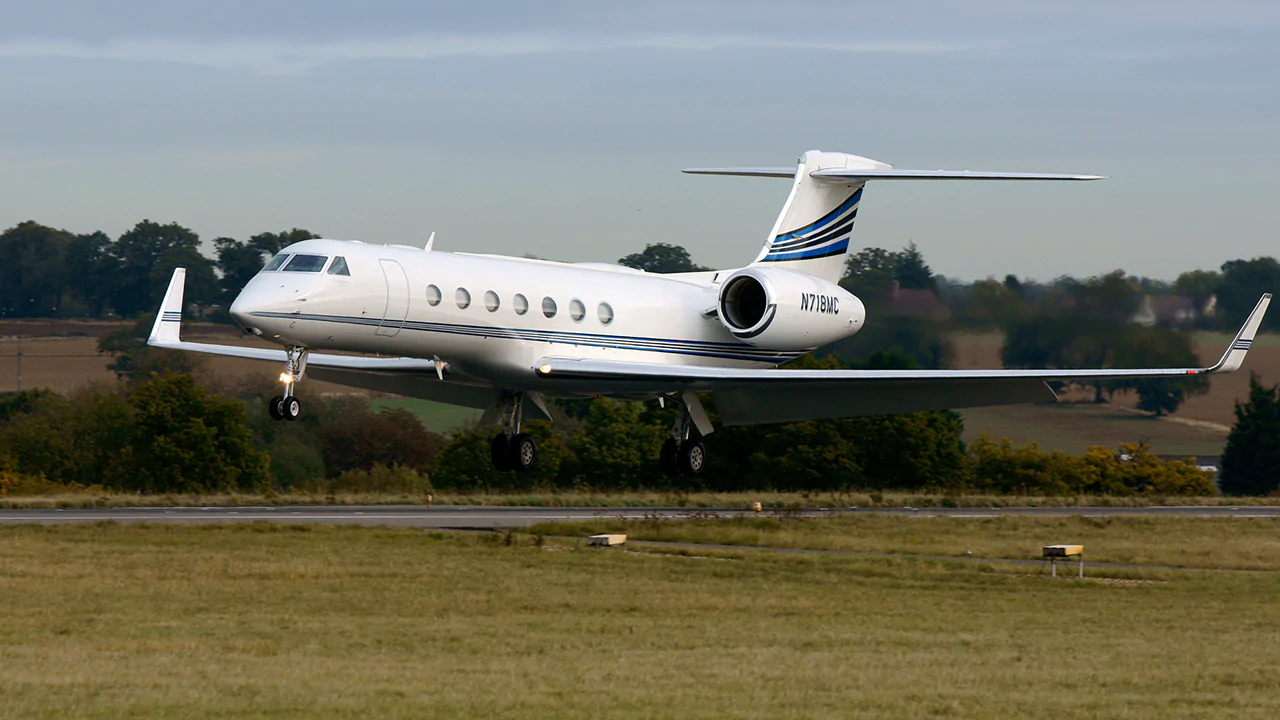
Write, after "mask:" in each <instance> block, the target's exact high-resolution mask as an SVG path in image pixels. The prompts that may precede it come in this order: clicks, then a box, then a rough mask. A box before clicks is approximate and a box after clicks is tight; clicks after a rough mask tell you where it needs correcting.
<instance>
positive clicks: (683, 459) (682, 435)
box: [658, 392, 711, 477]
mask: <svg viewBox="0 0 1280 720" xmlns="http://www.w3.org/2000/svg"><path fill="white" fill-rule="evenodd" d="M664 399H665V400H671V401H673V402H675V403H677V404H679V405H680V412H679V414H677V415H676V421H675V423H674V424H673V425H672V426H671V437H669V438H667V439H666V441H665V442H663V443H662V452H661V453H660V454H659V456H658V462H659V464H660V465H661V466H662V472H663V473H664V474H666V475H667V476H669V477H679V476H680V475H685V476H688V477H694V476H697V475H700V474H702V470H703V468H704V467H706V464H707V446H706V445H703V444H702V440H699V439H698V438H695V437H693V429H694V428H695V427H697V429H698V431H699V432H700V433H702V434H703V435H706V434H709V433H710V432H711V421H710V420H709V419H707V414H706V412H705V411H704V410H703V409H702V403H700V402H699V401H698V396H697V395H694V394H693V393H691V392H686V393H685V394H684V395H683V396H681V397H679V398H676V397H672V396H666V397H665V398H664Z"/></svg>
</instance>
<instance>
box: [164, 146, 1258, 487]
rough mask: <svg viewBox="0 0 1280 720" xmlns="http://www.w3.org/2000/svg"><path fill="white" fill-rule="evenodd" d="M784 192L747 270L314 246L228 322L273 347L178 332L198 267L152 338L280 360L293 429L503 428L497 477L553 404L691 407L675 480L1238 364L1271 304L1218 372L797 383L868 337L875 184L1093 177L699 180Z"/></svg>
mask: <svg viewBox="0 0 1280 720" xmlns="http://www.w3.org/2000/svg"><path fill="white" fill-rule="evenodd" d="M685 172H688V173H694V174H704V175H732V176H745V177H764V178H782V179H788V180H791V192H790V194H789V195H788V196H787V199H786V201H785V203H784V204H783V206H782V211H781V212H780V213H779V214H778V217H777V220H775V221H774V223H773V227H772V228H771V229H770V230H769V234H768V235H767V236H766V239H765V242H764V245H763V247H761V248H760V251H759V253H758V254H757V255H756V257H755V259H754V260H752V261H751V262H750V263H748V264H746V265H745V266H743V267H738V268H732V269H728V270H717V271H709V272H691V273H672V274H658V273H647V272H643V271H640V270H634V269H631V268H627V267H622V266H619V265H611V264H604V263H563V262H550V261H546V260H535V259H527V258H517V257H504V256H499V255H485V254H473V253H462V252H444V251H439V250H436V249H435V248H434V247H433V246H434V244H435V235H434V234H432V236H431V237H430V238H429V239H428V241H427V242H426V245H425V247H414V246H404V245H374V244H365V243H361V242H358V241H343V240H325V239H318V240H306V241H304V242H299V243H295V244H293V245H290V246H288V247H286V248H283V249H282V250H281V251H280V252H279V253H278V254H277V255H275V256H274V257H273V258H271V260H270V261H269V262H267V263H266V265H265V266H264V267H263V268H262V271H261V272H260V273H258V275H257V276H255V277H254V278H253V279H252V280H251V281H249V283H248V284H247V285H246V286H245V288H244V290H243V291H242V292H241V293H240V295H239V296H238V297H237V298H236V300H235V301H234V303H233V304H232V305H231V308H230V313H231V316H232V318H233V319H234V320H235V322H237V323H238V324H239V325H240V326H241V327H242V328H243V329H244V331H245V332H246V333H249V334H251V335H255V336H258V337H260V338H263V339H265V340H267V341H269V342H271V343H273V344H275V345H279V346H280V349H271V348H254V347H247V346H246V347H237V346H230V345H214V344H204V343H195V342H188V341H184V340H182V339H181V338H180V327H181V320H182V310H183V302H182V296H183V285H184V281H185V270H184V269H183V268H178V269H176V270H175V271H174V273H173V278H172V279H171V281H170V283H169V287H168V291H167V292H166V293H165V296H164V300H163V301H162V304H161V308H160V312H159V314H158V316H157V318H156V322H155V325H154V327H153V328H152V330H151V335H150V338H149V340H148V343H149V344H150V345H151V346H153V347H158V348H168V349H172V350H182V351H190V352H198V353H209V354H214V355H228V356H232V357H241V358H250V359H256V360H266V361H272V362H276V363H280V364H281V365H282V367H283V372H281V374H280V381H281V383H282V384H283V391H282V392H281V394H280V395H278V396H276V397H275V398H273V399H272V400H271V401H270V402H269V404H268V411H269V412H270V413H271V416H272V417H273V418H276V419H281V420H286V421H287V420H294V419H296V418H297V417H298V416H299V414H300V413H301V412H302V404H301V401H300V400H299V399H298V397H297V395H296V394H295V390H296V387H297V385H298V383H299V382H300V381H301V380H302V379H303V377H304V376H305V377H310V378H315V379H317V380H323V381H326V382H332V383H338V384H341V385H346V386H350V387H356V388H364V389H367V390H373V391H378V392H385V393H393V394H397V395H404V396H409V397H416V398H425V399H428V400H433V401H437V402H442V403H449V404H453V405H461V406H465V407H470V408H477V409H481V410H483V411H484V413H483V416H482V419H481V422H482V423H483V424H489V425H499V426H500V427H501V432H499V433H498V434H497V435H496V436H495V437H494V438H493V442H492V445H491V449H492V460H493V464H494V466H495V467H497V468H498V469H499V470H503V471H506V470H515V471H523V470H528V469H529V468H531V467H533V465H534V463H535V462H536V460H537V447H536V445H535V443H534V441H533V438H531V437H530V436H529V434H527V433H525V432H522V430H521V424H522V422H524V420H525V419H535V418H539V419H547V420H549V419H550V418H551V413H550V410H549V408H548V404H547V398H593V397H611V398H624V399H632V400H657V401H658V402H660V403H664V404H665V403H666V402H672V403H675V404H676V406H677V407H678V410H679V412H678V413H677V416H676V419H675V421H674V423H673V426H672V428H671V434H670V437H669V438H667V439H666V440H665V442H664V443H663V445H662V447H661V448H660V452H659V459H660V463H661V466H662V469H663V470H664V472H666V473H668V474H671V475H679V474H685V475H697V474H698V473H700V472H702V470H703V468H704V466H705V464H706V447H705V446H704V445H703V443H702V441H701V439H700V438H701V437H703V436H706V435H708V434H710V433H711V432H712V431H713V429H714V428H713V426H712V422H711V419H710V417H709V416H708V414H707V412H706V410H705V408H704V407H703V403H702V396H704V395H705V396H708V397H710V399H711V401H712V403H714V407H715V410H716V412H717V413H718V416H719V421H720V422H721V423H722V424H723V425H750V424H758V423H780V422H791V421H797V420H813V419H824V418H843V417H854V416H861V415H875V414H885V413H901V412H912V411H920V410H937V409H949V408H966V407H978V406H988V405H1003V404H1015V403H1035V402H1046V401H1053V400H1055V399H1056V396H1055V394H1054V392H1053V390H1052V389H1051V388H1050V386H1049V385H1048V384H1047V383H1048V382H1049V381H1064V380H1077V381H1078V380H1094V379H1100V378H1135V377H1179V376H1186V375H1199V374H1210V373H1228V372H1233V371H1235V370H1237V369H1238V368H1239V367H1240V365H1241V363H1242V362H1243V360H1244V357H1245V353H1246V352H1247V351H1248V349H1249V345H1250V343H1251V342H1252V341H1253V337H1254V334H1255V333H1256V332H1257V330H1258V325H1259V323H1260V322H1261V321H1262V316H1263V314H1264V313H1265V311H1266V309H1267V305H1268V303H1269V302H1270V299H1271V295H1270V294H1267V295H1263V296H1262V299H1261V300H1260V301H1259V302H1258V305H1257V307H1256V308H1255V309H1254V310H1253V312H1252V313H1251V314H1250V315H1249V317H1248V319H1247V321H1246V322H1245V324H1244V326H1243V327H1242V328H1241V329H1240V332H1239V333H1237V334H1236V336H1235V339H1234V340H1233V341H1232V342H1231V345H1230V346H1229V347H1228V348H1227V351H1226V353H1225V354H1224V355H1223V356H1222V359H1221V360H1219V361H1218V362H1217V364H1215V365H1213V366H1211V367H1205V368H1144V369H1096V370H1079V369H1049V370H1021V369H990V370H804V369H782V368H777V367H776V366H778V365H780V364H782V363H785V362H786V361H788V360H791V359H793V358H796V357H799V356H801V355H803V354H805V353H808V352H811V351H813V350H814V349H816V348H819V347H821V346H823V345H826V344H828V343H831V342H833V341H836V340H839V339H841V338H844V337H848V336H850V335H853V334H854V333H856V332H858V330H859V329H861V328H862V326H863V324H864V323H865V322H866V308H865V307H864V305H863V303H862V301H860V300H859V299H858V298H857V297H855V296H854V295H852V294H851V293H849V292H848V291H847V290H845V289H844V288H842V287H840V285H839V284H838V281H839V279H840V277H841V275H842V270H843V266H844V263H845V256H846V254H847V252H848V250H849V242H850V235H851V233H852V230H853V224H854V220H855V218H856V217H857V215H858V208H859V206H860V205H861V202H862V192H863V188H864V185H865V184H866V183H868V182H870V181H881V180H1010V181H1012V180H1027V181H1089V180H1099V179H1102V178H1101V177H1100V176H1096V175H1050V174H1035V173H1001V172H970V171H947V170H903V169H895V168H893V167H892V166H891V165H887V164H885V163H881V162H877V161H875V160H870V159H868V158H864V157H860V156H857V155H849V154H845V153H834V152H822V151H816V150H815V151H810V152H806V153H805V154H804V155H803V156H801V157H800V159H799V161H798V162H797V164H796V165H795V166H794V167H781V168H768V167H765V168H720V169H690V170H686V171H685Z"/></svg>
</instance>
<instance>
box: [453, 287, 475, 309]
mask: <svg viewBox="0 0 1280 720" xmlns="http://www.w3.org/2000/svg"><path fill="white" fill-rule="evenodd" d="M453 298H454V299H455V300H457V301H458V307H459V308H460V309H462V310H466V309H467V308H468V307H471V293H469V292H467V289H466V288H458V291H457V292H455V293H454V294H453Z"/></svg>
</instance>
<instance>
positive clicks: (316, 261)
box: [284, 255, 329, 273]
mask: <svg viewBox="0 0 1280 720" xmlns="http://www.w3.org/2000/svg"><path fill="white" fill-rule="evenodd" d="M328 261H329V256H328V255H294V256H293V259H292V260H290V261H289V264H288V265H285V266H284V272H305V273H318V272H320V271H321V270H323V269H324V264H325V263H326V262H328Z"/></svg>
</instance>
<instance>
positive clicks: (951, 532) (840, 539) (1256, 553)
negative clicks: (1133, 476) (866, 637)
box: [527, 515, 1280, 570]
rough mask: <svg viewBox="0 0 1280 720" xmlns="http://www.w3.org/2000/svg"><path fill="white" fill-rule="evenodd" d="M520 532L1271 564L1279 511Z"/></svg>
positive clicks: (705, 523) (608, 524)
mask: <svg viewBox="0 0 1280 720" xmlns="http://www.w3.org/2000/svg"><path fill="white" fill-rule="evenodd" d="M527 532H530V533H535V534H544V535H567V536H585V535H592V534H595V533H601V532H622V533H626V534H627V536H628V538H629V539H633V540H657V541H664V542H692V543H708V544H717V545H740V546H761V547H778V548H801V549H812V550H842V551H850V552H867V553H901V554H913V555H914V554H919V555H944V556H953V557H968V556H974V557H988V558H1013V559H1035V558H1038V557H1040V553H1041V548H1042V547H1043V546H1045V545H1054V544H1059V543H1070V544H1082V545H1084V547H1085V558H1086V561H1087V560H1094V561H1100V562H1116V563H1136V564H1143V565H1166V566H1173V567H1186V568H1199V569H1206V570H1280V520H1276V519H1270V518H1195V517H1102V518H1094V517H1085V516H1075V517H1007V516H1006V517H986V518H984V517H966V518H956V517H902V516H885V515H841V516H834V517H824V518H802V517H782V518H776V517H762V518H733V519H727V520H711V519H696V518H694V519H680V520H669V519H662V518H649V519H644V520H621V519H609V518H601V519H598V520H591V521H582V522H564V523H544V524H540V525H534V526H532V527H530V528H528V529H527Z"/></svg>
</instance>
